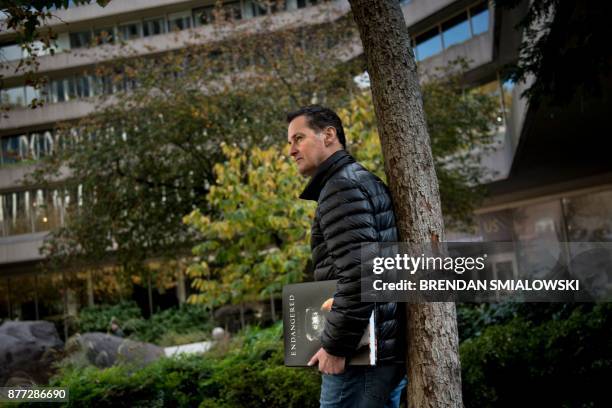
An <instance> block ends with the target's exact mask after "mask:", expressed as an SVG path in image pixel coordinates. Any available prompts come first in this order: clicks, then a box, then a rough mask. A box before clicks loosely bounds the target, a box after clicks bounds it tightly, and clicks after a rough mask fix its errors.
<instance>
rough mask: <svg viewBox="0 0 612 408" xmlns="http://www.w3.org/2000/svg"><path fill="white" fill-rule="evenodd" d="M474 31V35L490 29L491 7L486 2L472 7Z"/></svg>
mask: <svg viewBox="0 0 612 408" xmlns="http://www.w3.org/2000/svg"><path fill="white" fill-rule="evenodd" d="M470 15H471V17H472V18H471V22H472V33H473V34H474V35H478V34H482V33H484V32H487V31H489V7H488V6H487V3H486V2H483V3H480V4H479V5H477V6H475V7H472V8H471V9H470Z"/></svg>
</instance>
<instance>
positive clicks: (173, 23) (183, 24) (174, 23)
mask: <svg viewBox="0 0 612 408" xmlns="http://www.w3.org/2000/svg"><path fill="white" fill-rule="evenodd" d="M187 28H191V12H184V13H176V14H171V15H169V16H168V31H175V30H185V29H187Z"/></svg>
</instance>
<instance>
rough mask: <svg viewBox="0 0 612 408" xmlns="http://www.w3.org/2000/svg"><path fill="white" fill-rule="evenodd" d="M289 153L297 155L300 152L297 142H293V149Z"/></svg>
mask: <svg viewBox="0 0 612 408" xmlns="http://www.w3.org/2000/svg"><path fill="white" fill-rule="evenodd" d="M289 154H291V156H295V155H297V154H298V149H297V146H296V144H295V143H291V149H290V150H289Z"/></svg>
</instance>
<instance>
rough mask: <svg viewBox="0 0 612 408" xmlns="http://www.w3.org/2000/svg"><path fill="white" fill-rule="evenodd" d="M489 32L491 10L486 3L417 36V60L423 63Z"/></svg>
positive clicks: (415, 49)
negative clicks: (450, 48)
mask: <svg viewBox="0 0 612 408" xmlns="http://www.w3.org/2000/svg"><path fill="white" fill-rule="evenodd" d="M488 30H489V8H488V5H487V2H486V1H485V2H482V3H479V4H478V5H476V6H474V7H471V8H470V9H469V12H468V10H466V11H464V12H462V13H460V14H458V15H456V16H454V17H452V18H450V19H448V20H446V21H443V22H442V24H441V25H440V26H436V27H434V28H431V29H430V30H428V31H426V32H425V33H423V34H420V35H418V36H416V38H414V48H413V51H414V54H415V57H416V60H417V61H422V60H424V59H426V58H429V57H431V56H433V55H435V54H438V53H439V52H442V50H443V49H447V48H449V47H452V46H453V45H455V44H460V43H462V42H465V41H467V40H469V39H470V38H471V37H473V36H475V35H478V34H482V33H484V32H487V31H488Z"/></svg>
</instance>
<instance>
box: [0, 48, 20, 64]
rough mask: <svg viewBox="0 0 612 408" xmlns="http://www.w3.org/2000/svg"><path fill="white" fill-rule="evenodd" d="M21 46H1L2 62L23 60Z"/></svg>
mask: <svg viewBox="0 0 612 408" xmlns="http://www.w3.org/2000/svg"><path fill="white" fill-rule="evenodd" d="M21 55H22V51H21V46H20V45H18V44H6V45H2V46H0V61H14V60H18V59H20V58H21Z"/></svg>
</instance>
